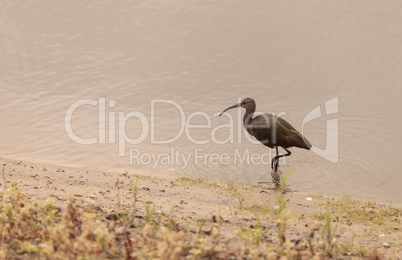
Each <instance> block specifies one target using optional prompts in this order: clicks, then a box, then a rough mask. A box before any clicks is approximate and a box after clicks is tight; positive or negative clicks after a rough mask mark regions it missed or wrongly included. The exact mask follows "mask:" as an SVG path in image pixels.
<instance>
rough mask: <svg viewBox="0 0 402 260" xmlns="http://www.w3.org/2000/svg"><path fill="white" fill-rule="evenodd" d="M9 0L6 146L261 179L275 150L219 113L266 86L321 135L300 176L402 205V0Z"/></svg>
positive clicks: (300, 162)
mask: <svg viewBox="0 0 402 260" xmlns="http://www.w3.org/2000/svg"><path fill="white" fill-rule="evenodd" d="M0 7H1V8H0V12H1V16H0V17H1V18H0V36H1V37H0V46H1V48H0V109H1V110H0V111H1V112H0V122H1V127H0V154H1V156H4V157H10V158H21V159H28V160H33V161H41V162H50V163H55V164H61V165H72V166H85V167H96V168H104V169H113V170H118V171H124V170H128V171H129V172H133V173H135V172H137V173H146V174H151V175H163V174H166V175H174V176H188V177H197V178H198V177H199V178H206V179H209V180H223V181H236V182H246V183H253V184H257V183H258V182H264V181H267V180H268V181H269V180H270V178H271V176H270V166H269V161H270V156H271V155H272V153H271V152H272V151H269V149H267V148H265V147H264V146H263V145H261V144H254V143H253V140H249V139H248V138H247V134H245V133H244V130H243V128H242V126H241V116H242V113H244V111H241V110H240V109H237V110H236V109H234V110H231V111H229V113H227V114H225V115H224V116H222V117H218V116H216V113H217V112H220V111H222V110H223V109H224V108H226V107H228V106H230V105H233V104H235V103H237V102H238V99H239V98H243V97H252V98H254V99H255V100H256V103H257V110H258V111H261V112H269V113H276V114H279V115H281V116H282V117H283V118H285V119H286V120H287V121H289V122H290V123H291V124H292V125H293V126H294V127H295V128H296V129H298V130H299V131H301V130H302V129H303V132H304V134H305V136H306V137H307V138H308V139H309V141H310V142H311V143H312V144H313V145H314V147H315V150H313V151H307V150H302V149H298V148H294V149H291V151H292V156H290V157H288V158H286V161H283V162H282V166H281V167H280V169H281V170H282V172H284V173H286V172H291V175H290V177H289V179H288V185H289V186H290V188H291V189H293V190H299V191H304V192H314V193H325V194H327V193H329V194H349V195H353V196H357V197H361V198H368V199H375V200H381V201H392V202H395V203H402V174H401V166H402V163H401V153H400V151H399V149H400V146H401V145H402V137H401V134H400V129H401V127H402V117H401V111H402V105H401V99H402V89H401V86H402V47H401V46H402V11H401V10H402V2H401V1H374V0H373V1H334V2H319V1H290V2H289V1H286V2H284V1H252V2H250V1H183V0H174V1H169V2H163V1H105V0H101V1H94V0H86V1H55V0H54V1H29V2H24V3H22V2H18V1H9V0H6V1H2V3H1V4H0ZM75 102H81V103H75ZM328 102H329V103H328ZM72 104H77V107H76V109H75V110H73V109H72V107H71V105H72ZM79 104H81V105H79ZM152 106H154V109H151V107H152ZM102 107H104V109H102ZM69 108H70V110H69ZM68 111H70V112H71V113H69V112H68ZM99 111H100V112H99ZM102 111H103V112H102ZM103 113H104V114H103ZM70 115H71V124H70V126H71V129H69V127H68V125H69V124H68V122H69V116H70ZM239 118H240V120H239ZM66 120H67V126H66ZM152 120H153V121H152ZM303 121H304V125H303ZM193 125H196V126H195V127H194V126H193ZM197 126H200V127H199V128H196V127H197ZM66 129H67V130H66ZM71 131H73V132H71ZM73 133H74V135H75V136H74V135H73ZM125 135H126V136H127V138H129V139H130V140H129V141H126V139H124V138H123V137H125ZM176 137H177V138H176ZM77 138H81V139H80V141H78V139H77ZM135 139H137V140H135ZM169 139H174V140H172V141H170V142H167V143H161V142H162V141H167V140H169ZM74 140H75V141H74ZM136 141H137V143H135V144H134V142H136ZM158 141H159V143H157V142H158ZM83 142H84V143H85V142H86V143H87V144H82V143H83ZM130 142H131V143H130ZM130 151H131V156H130ZM281 151H282V150H281ZM119 152H120V156H119ZM130 158H131V159H132V160H131V162H130ZM155 160H158V161H157V162H155ZM185 160H188V162H187V163H186V162H185Z"/></svg>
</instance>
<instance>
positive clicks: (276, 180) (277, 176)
mask: <svg viewBox="0 0 402 260" xmlns="http://www.w3.org/2000/svg"><path fill="white" fill-rule="evenodd" d="M271 177H272V182H273V183H274V184H275V188H279V187H280V186H281V175H280V173H278V171H277V170H275V171H272V172H271Z"/></svg>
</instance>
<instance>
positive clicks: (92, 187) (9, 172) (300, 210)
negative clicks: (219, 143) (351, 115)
mask: <svg viewBox="0 0 402 260" xmlns="http://www.w3.org/2000/svg"><path fill="white" fill-rule="evenodd" d="M0 163H1V164H2V167H3V168H2V175H3V176H2V177H0V184H1V186H0V188H1V189H2V190H6V189H7V188H8V187H10V184H11V182H12V181H16V182H17V183H18V187H19V189H20V190H21V191H22V192H24V193H25V194H27V195H28V197H30V198H31V199H35V200H43V199H47V198H53V199H54V201H55V204H56V205H59V206H60V207H63V206H64V205H65V203H64V202H65V201H66V200H67V199H69V198H73V199H75V200H85V199H90V200H92V201H94V203H95V205H97V206H98V207H99V208H100V209H101V210H102V211H103V212H106V213H108V212H110V213H113V212H115V211H116V209H117V207H119V206H121V205H122V204H125V203H126V204H128V203H130V196H129V194H130V191H128V190H127V187H130V185H135V186H136V187H137V188H138V199H139V200H140V201H142V202H144V203H145V202H149V203H151V204H152V205H154V206H155V208H156V211H157V212H174V213H173V214H174V215H175V216H177V217H178V218H180V219H182V220H183V221H185V222H186V221H188V222H189V223H190V222H194V220H202V219H204V220H205V221H206V223H205V226H204V228H205V229H208V225H212V224H213V223H214V222H216V218H217V217H218V218H220V219H221V220H222V223H223V224H222V228H221V232H223V233H224V234H226V236H227V237H228V238H230V237H232V236H235V234H236V231H237V230H239V227H240V226H252V225H257V224H259V225H261V226H262V227H263V231H264V232H263V235H262V236H263V239H265V240H266V241H273V240H274V239H275V238H276V237H278V227H277V226H278V225H277V224H278V223H277V218H276V217H275V210H277V209H278V207H279V206H278V197H279V196H280V194H281V192H280V191H278V190H275V189H272V188H270V187H268V186H267V185H256V186H250V185H248V186H247V185H242V184H233V183H219V182H218V183H217V182H214V183H211V182H207V181H205V180H200V179H187V178H169V177H158V176H156V177H154V176H141V175H136V174H135V173H134V172H120V173H119V172H107V171H102V170H93V169H84V168H71V167H61V166H57V165H50V164H41V163H36V162H29V161H20V160H13V159H5V158H0ZM0 166H1V165H0ZM130 183H131V184H130ZM283 198H284V199H285V201H286V209H289V210H290V214H289V217H288V220H287V223H286V231H285V236H286V238H287V239H289V240H292V241H298V240H300V239H302V238H304V237H307V236H309V235H310V234H311V232H312V230H314V229H315V228H316V227H319V226H322V225H323V223H324V222H325V215H326V214H327V213H328V212H330V213H331V225H332V226H333V227H336V233H335V234H334V237H335V239H337V240H339V241H341V242H342V243H345V244H351V243H353V245H359V246H361V247H363V248H364V249H365V250H376V251H377V252H378V254H379V255H382V256H383V258H385V259H401V256H402V231H401V228H402V225H401V215H400V214H401V210H400V206H399V205H388V204H384V203H382V202H381V201H376V202H375V203H372V204H373V205H374V206H372V208H371V209H366V208H363V213H364V212H368V210H371V211H375V212H376V214H378V215H379V216H378V217H377V216H376V217H374V218H373V217H369V219H364V218H361V214H360V216H359V213H358V212H357V214H356V215H353V214H352V213H350V214H349V213H347V212H346V211H350V207H349V206H347V205H346V206H345V205H344V204H345V203H346V202H345V201H348V199H350V198H346V197H345V198H346V199H345V198H336V197H329V196H325V195H321V194H305V193H303V192H295V191H286V192H285V194H284V195H283ZM359 203H360V202H359ZM361 203H365V202H361ZM359 205H360V204H356V206H355V207H360V206H359ZM362 205H363V204H362ZM364 205H366V206H364V207H367V205H368V204H364ZM370 205H371V204H370ZM362 207H363V206H362ZM370 207H371V206H370ZM391 209H392V210H391ZM394 209H395V210H394ZM144 211H145V209H144V207H142V208H141V207H140V208H139V213H138V214H141V213H143V212H144ZM390 212H392V214H391V213H390ZM395 212H396V213H395ZM368 216H371V215H368ZM189 228H190V229H197V227H196V226H190V227H189ZM317 230H318V229H317ZM318 233H319V232H318ZM352 241H353V242H352Z"/></svg>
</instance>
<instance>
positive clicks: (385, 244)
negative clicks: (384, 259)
mask: <svg viewBox="0 0 402 260" xmlns="http://www.w3.org/2000/svg"><path fill="white" fill-rule="evenodd" d="M382 246H383V247H385V248H389V247H390V246H391V245H390V244H388V243H387V242H384V243H383V244H382Z"/></svg>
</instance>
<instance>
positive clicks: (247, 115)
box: [243, 109, 255, 126]
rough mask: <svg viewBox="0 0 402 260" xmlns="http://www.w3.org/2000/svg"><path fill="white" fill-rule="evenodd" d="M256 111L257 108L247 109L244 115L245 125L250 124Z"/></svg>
mask: <svg viewBox="0 0 402 260" xmlns="http://www.w3.org/2000/svg"><path fill="white" fill-rule="evenodd" d="M254 112H255V109H247V110H246V113H245V114H244V117H243V124H244V126H247V125H248V124H250V122H251V120H252V119H253V115H254Z"/></svg>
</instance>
